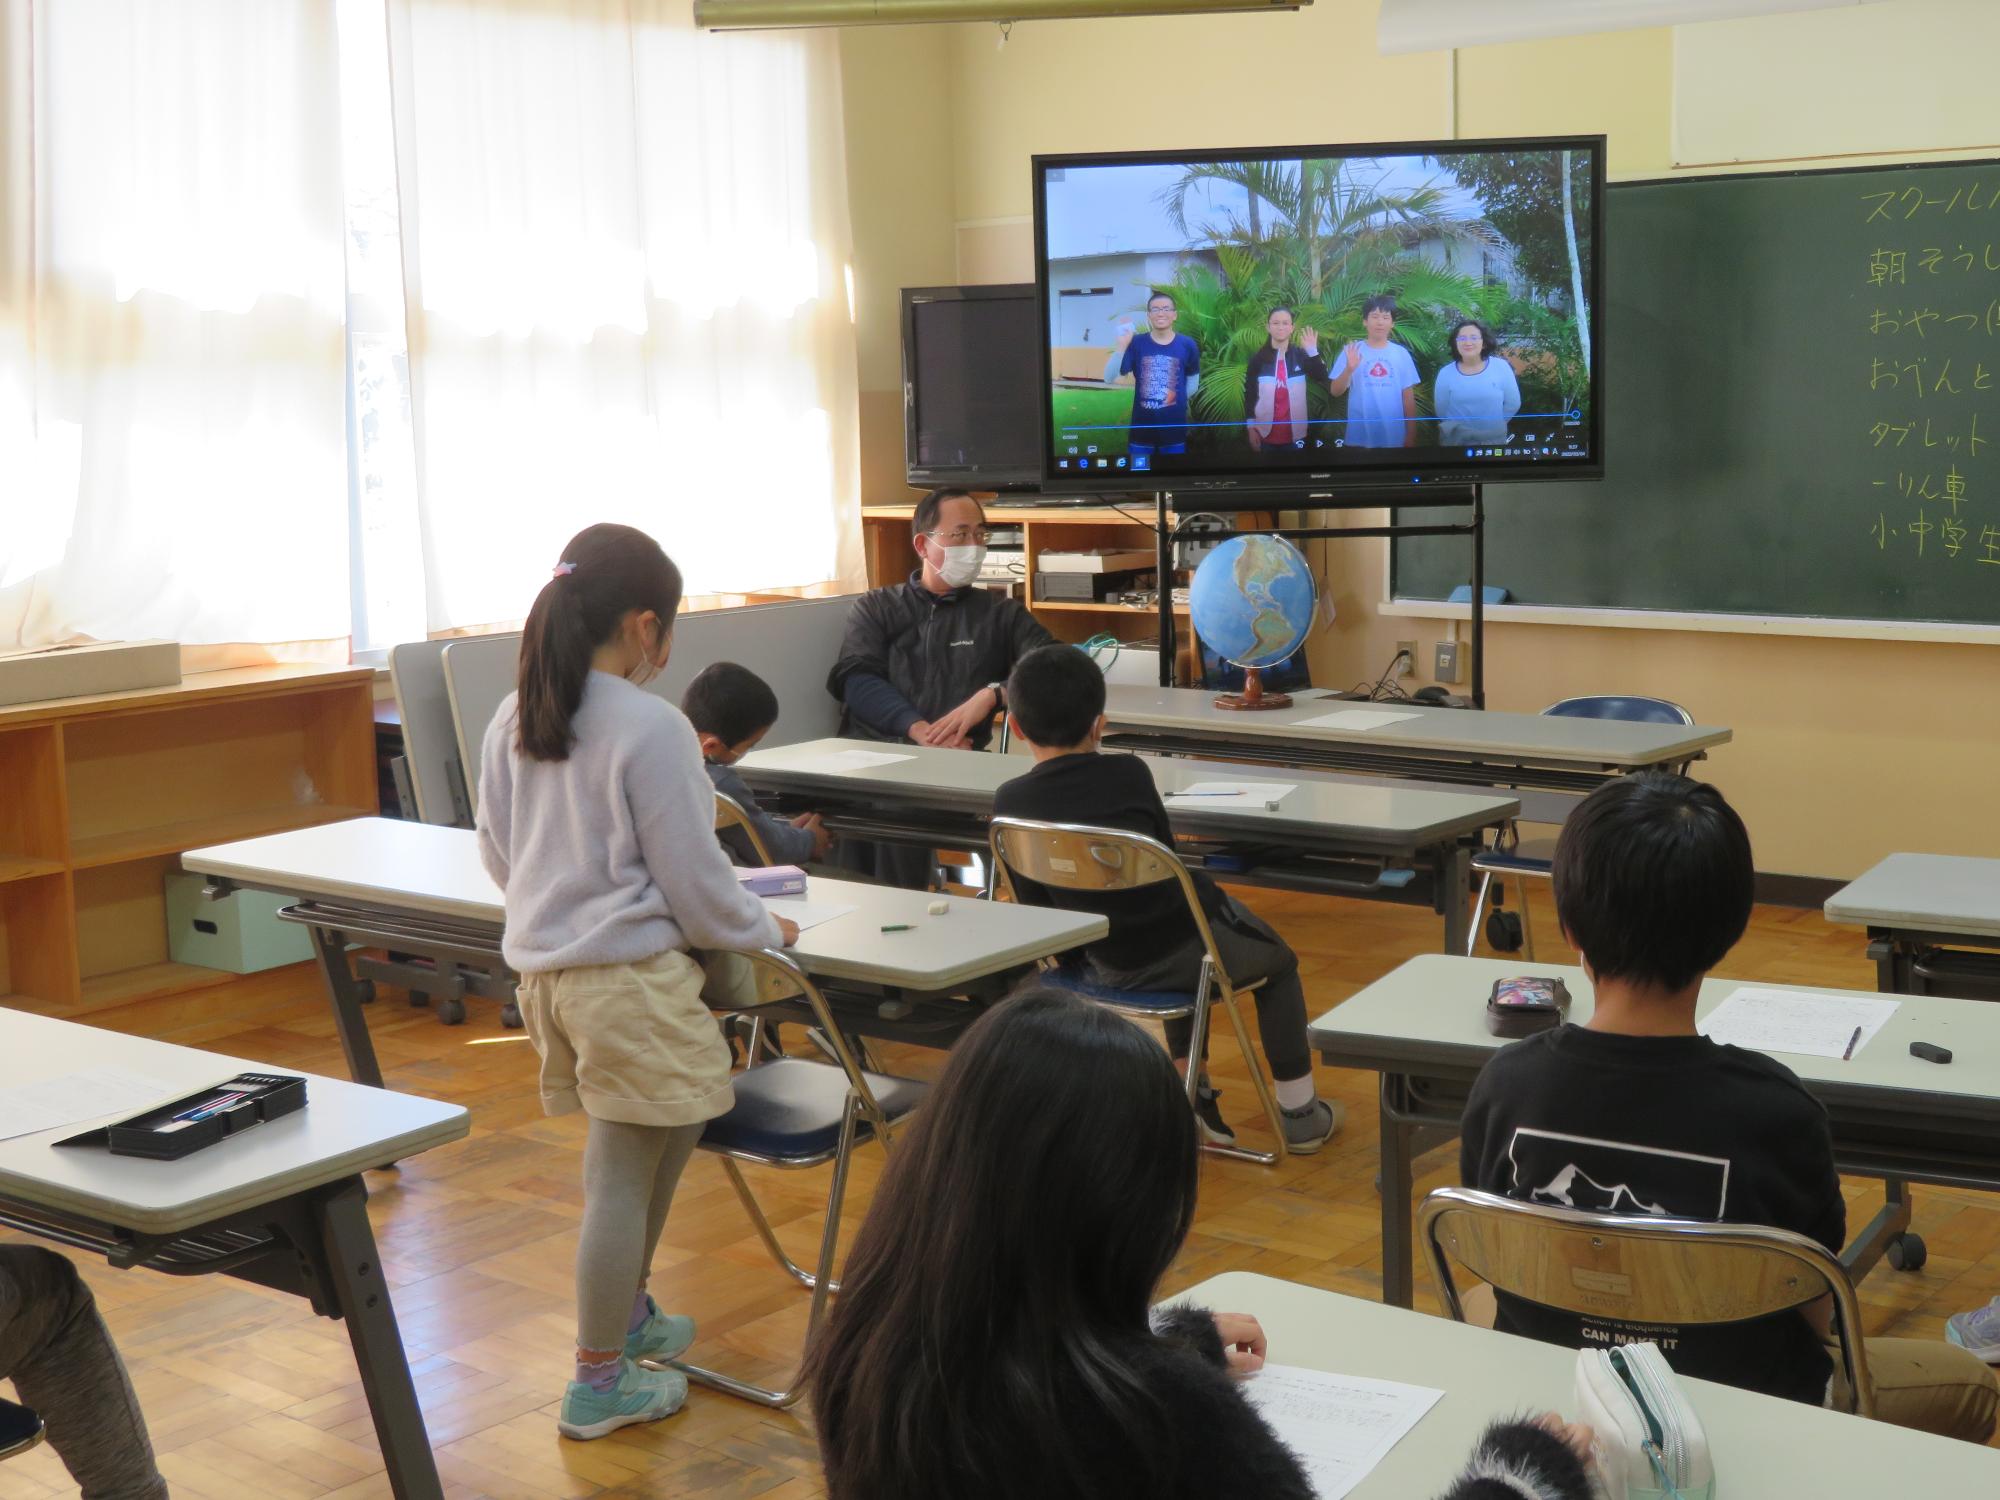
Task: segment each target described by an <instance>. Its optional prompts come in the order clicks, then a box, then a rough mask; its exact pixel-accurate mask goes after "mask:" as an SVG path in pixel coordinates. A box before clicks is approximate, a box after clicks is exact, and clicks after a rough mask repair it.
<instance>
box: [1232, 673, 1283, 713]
mask: <svg viewBox="0 0 2000 1500" xmlns="http://www.w3.org/2000/svg"><path fill="white" fill-rule="evenodd" d="M1215 706H1216V707H1217V708H1239V709H1259V708H1290V707H1291V706H1292V695H1291V694H1290V693H1267V692H1265V691H1264V669H1263V668H1262V667H1245V668H1244V669H1243V691H1242V692H1240V693H1217V694H1216V695H1215Z"/></svg>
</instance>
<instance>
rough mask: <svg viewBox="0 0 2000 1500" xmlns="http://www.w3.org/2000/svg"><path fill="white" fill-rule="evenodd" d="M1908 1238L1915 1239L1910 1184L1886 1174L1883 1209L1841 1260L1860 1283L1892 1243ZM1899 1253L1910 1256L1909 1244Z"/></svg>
mask: <svg viewBox="0 0 2000 1500" xmlns="http://www.w3.org/2000/svg"><path fill="white" fill-rule="evenodd" d="M1907 1238H1914V1236H1912V1235H1910V1185H1909V1184H1908V1183H1907V1182H1905V1181H1903V1180H1902V1179H1901V1178H1898V1177H1885V1178H1884V1179H1883V1180H1882V1206H1881V1208H1879V1209H1878V1210H1876V1213H1875V1217H1874V1218H1872V1219H1870V1220H1869V1221H1868V1223H1867V1225H1866V1227H1864V1228H1863V1229H1862V1231H1861V1233H1859V1234H1857V1235H1856V1236H1855V1237H1854V1238H1853V1240H1851V1241H1850V1242H1849V1243H1848V1246H1847V1248H1846V1249H1845V1250H1843V1251H1841V1252H1840V1263H1841V1264H1842V1265H1843V1266H1845V1267H1847V1274H1848V1277H1849V1279H1850V1280H1852V1281H1853V1282H1854V1283H1855V1284H1856V1285H1857V1286H1858V1285H1860V1283H1861V1279H1862V1278H1863V1277H1864V1276H1866V1275H1867V1274H1868V1273H1869V1272H1870V1271H1871V1270H1873V1269H1874V1268H1875V1266H1876V1264H1877V1263H1878V1262H1879V1261H1880V1260H1881V1259H1882V1257H1883V1256H1885V1255H1887V1254H1888V1253H1889V1249H1890V1247H1891V1246H1892V1245H1895V1244H1896V1243H1897V1242H1898V1241H1901V1240H1906V1239H1907ZM1919 1244H1921V1242H1919ZM1897 1253H1898V1254H1900V1255H1904V1256H1907V1255H1908V1254H1909V1249H1908V1246H1907V1244H1905V1246H1904V1248H1903V1249H1902V1250H1899V1251H1898V1252H1897ZM1920 1263H1921V1260H1920V1258H1919V1259H1918V1260H1913V1261H1912V1262H1911V1266H1912V1269H1914V1267H1915V1266H1916V1265H1917V1264H1920Z"/></svg>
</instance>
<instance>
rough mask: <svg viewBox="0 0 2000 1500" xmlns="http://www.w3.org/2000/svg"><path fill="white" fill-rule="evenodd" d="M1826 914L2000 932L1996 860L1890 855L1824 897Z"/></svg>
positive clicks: (1871, 922)
mask: <svg viewBox="0 0 2000 1500" xmlns="http://www.w3.org/2000/svg"><path fill="white" fill-rule="evenodd" d="M1826 919H1827V921H1829V922H1846V923H1852V924H1854V925H1856V926H1866V927H1902V928H1907V929H1909V930H1911V931H1913V932H1938V933H1967V934H1975V935H1979V936H1994V937H2000V859H1972V858H1969V857H1967V856H1964V855H1958V854H1892V855H1890V856H1889V857H1888V858H1887V859H1885V860H1883V861H1882V862H1881V863H1880V864H1878V865H1877V866H1875V868H1874V869H1872V870H1870V871H1869V872H1868V873H1867V874H1865V875H1863V876H1861V877H1860V878H1859V879H1857V880H1853V881H1850V882H1849V883H1848V884H1846V885H1844V886H1842V887H1841V888H1840V889H1839V890H1837V891H1835V892H1834V893H1833V894H1832V895H1831V896H1829V897H1827V900H1826Z"/></svg>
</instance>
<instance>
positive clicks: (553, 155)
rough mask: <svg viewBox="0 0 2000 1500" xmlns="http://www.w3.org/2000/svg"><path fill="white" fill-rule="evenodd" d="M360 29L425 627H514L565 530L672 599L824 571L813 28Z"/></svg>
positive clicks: (643, 22)
mask: <svg viewBox="0 0 2000 1500" xmlns="http://www.w3.org/2000/svg"><path fill="white" fill-rule="evenodd" d="M390 18H391V24H390V71H391V82H392V89H393V91H394V94H395V102H396V131H397V165H398V184H399V187H398V191H399V197H400V201H401V207H402V233H403V245H404V267H405V295H406V299H407V306H408V317H409V321H408V334H409V350H410V370H411V405H412V413H413V421H414V426H415V434H416V453H417V483H418V490H419V494H420V497H421V500H420V504H421V513H422V536H423V542H422V546H423V553H424V572H425V593H426V602H427V611H428V624H429V628H430V629H431V630H433V631H437V630H444V629H449V628H452V627H456V626H461V625H469V624H479V623H486V622H491V621H496V620H508V619H518V618H519V617H520V616H521V615H522V614H524V613H525V612H526V610H527V607H528V603H529V601H530V600H531V599H532V598H533V597H534V593H535V591H536V590H537V589H538V588H539V587H540V586H541V585H542V583H543V582H545V581H546V580H547V578H548V575H549V568H550V566H551V565H552V564H553V563H554V562H555V561H556V560H557V557H558V556H559V554H560V549H561V547H562V544H563V542H565V541H566V540H567V539H568V538H569V537H570V536H571V535H572V534H573V533H575V532H576V531H578V530H579V529H581V528H582V527H583V526H585V525H587V524H589V523H591V522H593V521H607V520H615V521H623V522H626V523H628V524H631V525H635V526H638V527H641V528H642V529H644V530H646V531H648V532H650V533H651V534H652V535H654V536H656V537H657V538H659V540H660V541H661V543H662V544H663V545H664V546H665V547H666V549H667V550H668V552H669V553H670V554H671V555H672V556H673V557H674V558H675V559H676V561H678V562H679V563H680V565H681V568H682V572H683V573H684V575H685V576H686V580H687V585H688V588H689V590H690V592H695V593H709V592H732V591H742V590H749V589H758V588H766V587H774V586H784V585H796V584H807V583H813V582H817V581H820V580H823V579H828V578H832V577H835V576H836V575H837V573H838V572H839V569H840V563H841V558H842V555H843V549H851V557H858V552H859V524H858V522H859V515H858V510H857V508H856V499H855V495H856V490H857V487H858V461H857V457H856V453H855V416H854V405H855V390H854V385H855V371H854V341H853V330H852V318H851V314H850V306H849V303H850V298H849V290H848V281H849V272H848V259H849V249H848V226H847V209H846V203H847V194H846V182H845V171H844V162H843V150H842V144H841V142H842V132H841V113H840V87H839V62H838V54H837V52H836V50H835V43H834V40H833V37H832V36H831V34H830V33H773V34H769V35H764V36H748V37H718V36H708V35H703V34H700V33H697V32H696V31H695V30H694V28H693V25H692V20H691V8H690V7H689V5H688V4H687V0H629V3H628V0H480V3H477V4H470V3H464V0H392V3H391V8H390ZM850 571H858V567H853V566H852V565H851V562H850Z"/></svg>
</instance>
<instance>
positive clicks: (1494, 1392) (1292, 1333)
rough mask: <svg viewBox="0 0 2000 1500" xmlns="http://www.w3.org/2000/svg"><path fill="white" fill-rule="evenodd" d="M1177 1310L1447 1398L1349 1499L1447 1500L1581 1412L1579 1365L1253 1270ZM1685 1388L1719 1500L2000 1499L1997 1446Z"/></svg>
mask: <svg viewBox="0 0 2000 1500" xmlns="http://www.w3.org/2000/svg"><path fill="white" fill-rule="evenodd" d="M1172 1300H1173V1301H1175V1302H1183V1301H1185V1302H1190V1303H1194V1304H1196V1305H1198V1306H1201V1307H1206V1308H1209V1309H1211V1310H1213V1311H1218V1312H1246V1313H1250V1314H1252V1315H1253V1316H1255V1317H1256V1318H1257V1320H1258V1321H1259V1322H1261V1323H1262V1324H1263V1325H1264V1331H1265V1332H1266V1334H1268V1335H1269V1337H1270V1341H1271V1348H1270V1358H1271V1360H1272V1362H1273V1363H1274V1364H1283V1365H1299V1366H1303V1367H1304V1368H1306V1369H1311V1370H1326V1371H1329V1372H1337V1373H1339V1374H1343V1375H1361V1376H1367V1377H1370V1378H1372V1379H1376V1380H1398V1381H1402V1382H1404V1383H1405V1384H1408V1385H1423V1386H1429V1387H1431V1388H1432V1389H1434V1390H1435V1389H1438V1388H1440V1387H1441V1388H1443V1390H1444V1393H1445V1394H1444V1396H1443V1397H1442V1398H1441V1399H1440V1400H1439V1401H1438V1403H1437V1405H1435V1406H1433V1407H1432V1408H1431V1409H1430V1411H1429V1412H1428V1413H1427V1414H1426V1415H1425V1417H1424V1419H1423V1420H1422V1421H1421V1422H1419V1423H1418V1424H1417V1426H1416V1428H1415V1429H1414V1430H1413V1431H1412V1432H1411V1433H1410V1434H1409V1436H1408V1437H1406V1438H1404V1439H1403V1441H1402V1442H1400V1443H1398V1444H1397V1445H1396V1446H1395V1447H1394V1448H1393V1449H1391V1450H1390V1452H1389V1456H1388V1457H1387V1458H1385V1459H1383V1460H1382V1463H1381V1465H1380V1466H1379V1467H1378V1468H1376V1470H1375V1471H1374V1472H1373V1473H1372V1474H1370V1475H1369V1476H1368V1477H1367V1478H1366V1479H1364V1480H1363V1481H1362V1482H1361V1483H1360V1485H1359V1486H1357V1487H1356V1488H1355V1489H1354V1490H1353V1491H1351V1492H1350V1493H1351V1496H1352V1500H1417V1497H1420V1496H1425V1495H1436V1494H1440V1493H1442V1492H1443V1490H1444V1488H1445V1486H1446V1485H1448V1484H1449V1483H1451V1481H1452V1480H1453V1479H1454V1478H1456V1477H1457V1475H1458V1473H1459V1471H1460V1470H1461V1469H1462V1468H1463V1467H1464V1466H1465V1461H1466V1459H1467V1457H1468V1456H1469V1455H1470V1454H1471V1452H1472V1445H1473V1443H1474V1442H1476V1441H1477V1440H1478V1438H1479V1434H1480V1433H1481V1432H1483V1431H1484V1430H1485V1428H1486V1425H1487V1423H1489V1422H1491V1421H1493V1420H1494V1418H1496V1417H1507V1416H1513V1415H1515V1414H1517V1413H1532V1412H1537V1411H1561V1412H1564V1413H1566V1414H1567V1415H1569V1416H1570V1417H1575V1416H1576V1414H1577V1412H1576V1396H1575V1385H1576V1375H1575V1372H1576V1355H1575V1354H1574V1353H1573V1352H1571V1351H1570V1350H1567V1349H1558V1348H1556V1347H1555V1346H1554V1345H1551V1344H1542V1343H1537V1342H1535V1341H1534V1340H1532V1339H1523V1338H1516V1337H1515V1336H1514V1335H1512V1334H1507V1333H1495V1332H1493V1331H1491V1330H1490V1329H1485V1328H1473V1327H1470V1326H1468V1325H1467V1324H1464V1323H1454V1322H1451V1321H1450V1320H1449V1319H1445V1318H1433V1317H1427V1316H1425V1315H1424V1314H1422V1313H1414V1312H1406V1311H1404V1310H1402V1309H1400V1308H1394V1307H1383V1306H1382V1305H1381V1304H1379V1303H1375V1302H1366V1301H1363V1300H1362V1299H1360V1298H1358V1297H1343V1296H1342V1295H1341V1294H1340V1293H1338V1292H1325V1291H1321V1290H1319V1289H1318V1288H1316V1287H1308V1286H1300V1285H1297V1284H1296V1283H1294V1282H1289V1281H1279V1280H1276V1279H1275V1278H1273V1277H1269V1276H1256V1275H1252V1274H1250V1273H1249V1272H1245V1271H1232V1272H1230V1273H1228V1274H1227V1275H1223V1276H1217V1277H1214V1278H1212V1279H1211V1280H1208V1281H1204V1282H1202V1283H1201V1284H1200V1285H1199V1286H1194V1287H1190V1288H1188V1290H1187V1291H1185V1292H1183V1293H1182V1294H1181V1295H1180V1296H1178V1297H1175V1298H1173V1299H1172ZM1681 1384H1682V1385H1683V1386H1684V1387H1685V1388H1686V1390H1687V1393H1688V1399H1689V1400H1690V1401H1691V1402H1692V1403H1693V1405H1694V1409H1695V1414H1696V1415H1697V1416H1699V1417H1700V1418H1701V1425H1702V1430H1703V1431H1705V1432H1706V1433H1707V1434H1708V1441H1709V1447H1710V1450H1711V1452H1712V1453H1713V1454H1714V1458H1715V1473H1716V1493H1717V1494H1719V1495H1722V1496H1725V1497H1731V1500H1734V1497H1744V1500H1750V1497H1755V1500H1779V1497H1790V1496H1797V1495H1811V1496H1814V1497H1815V1500H1848V1497H1852V1500H1882V1497H1884V1496H1889V1495H1902V1494H1908V1493H1911V1491H1912V1487H1913V1486H1914V1487H1915V1490H1916V1492H1918V1493H1921V1494H1923V1495H1927V1496H1953V1497H1969V1496H1975V1495H1993V1494H2000V1452H1995V1451H1994V1450H1993V1449H1991V1448H1982V1447H1979V1446H1977V1445H1976V1444H1973V1443H1961V1442H1956V1441H1954V1440H1953V1439H1951V1438H1941V1437H1933V1436H1931V1435H1930V1434H1928V1433H1922V1432H1913V1431H1910V1430H1909V1429H1907V1428H1902V1427H1891V1426H1889V1425H1888V1424H1887V1423H1885V1422H1870V1421H1865V1420H1863V1419H1862V1418H1860V1417H1854V1416H1849V1415H1848V1414H1847V1413H1845V1412H1835V1411H1825V1410H1822V1409H1821V1408H1819V1407H1813V1406H1806V1405H1803V1404H1802V1403H1800V1402H1797V1401H1780V1400H1778V1399H1777V1398H1775V1397H1772V1396H1760V1395H1757V1394H1756V1393H1754V1392H1751V1391H1739V1390H1735V1389H1733V1388H1731V1387H1729V1386H1726V1385H1716V1384H1715V1383H1713V1382H1712V1381H1707V1380H1690V1379H1685V1378H1684V1379H1683V1380H1682V1381H1681Z"/></svg>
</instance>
